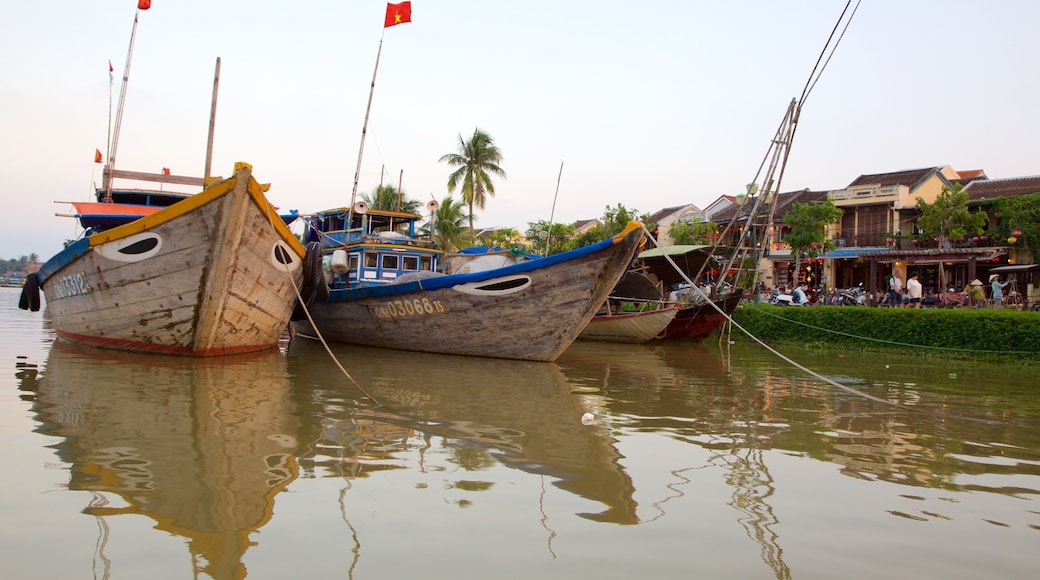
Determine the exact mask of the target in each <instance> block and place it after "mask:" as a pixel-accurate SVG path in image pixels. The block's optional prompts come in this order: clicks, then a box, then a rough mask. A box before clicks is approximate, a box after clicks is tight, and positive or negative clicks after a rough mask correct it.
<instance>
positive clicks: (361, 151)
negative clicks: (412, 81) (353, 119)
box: [347, 27, 386, 230]
mask: <svg viewBox="0 0 1040 580" xmlns="http://www.w3.org/2000/svg"><path fill="white" fill-rule="evenodd" d="M383 32H384V34H385V32H386V27H383ZM382 54H383V37H382V36H380V37H379V50H377V51H376V66H375V69H373V70H372V85H371V86H370V87H369V89H368V105H366V106H365V124H364V125H362V126H361V145H360V146H359V147H358V156H357V169H355V170H354V188H353V189H352V190H351V192H350V207H349V208H348V209H347V229H348V230H349V229H350V224H351V222H352V221H354V204H355V203H357V188H358V180H359V179H360V178H361V158H362V157H363V156H364V154H365V135H366V134H367V133H368V115H369V113H370V112H371V111H372V95H373V94H375V92H376V74H377V73H378V72H379V57H380V56H381V55H382Z"/></svg>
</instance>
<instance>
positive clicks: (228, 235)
mask: <svg viewBox="0 0 1040 580" xmlns="http://www.w3.org/2000/svg"><path fill="white" fill-rule="evenodd" d="M263 189H264V188H263V186H261V185H260V184H259V183H257V182H256V180H255V179H253V176H252V172H251V167H250V166H249V165H248V164H245V163H239V164H237V165H236V167H235V174H234V175H233V176H232V177H231V178H229V179H225V180H223V181H219V182H217V183H214V184H213V185H211V186H210V187H208V188H206V189H205V190H204V191H203V192H202V193H199V194H196V195H194V196H190V197H187V198H185V199H184V200H182V201H180V202H178V203H175V204H173V205H171V206H169V207H166V208H162V209H160V210H158V211H156V212H154V213H151V214H150V215H147V216H146V217H142V218H139V219H136V220H133V221H130V222H128V223H126V224H123V225H120V226H117V227H114V228H111V229H103V230H99V229H93V230H91V231H93V233H91V234H89V235H87V236H85V237H82V238H80V239H79V240H77V241H76V242H73V243H72V244H70V245H68V246H67V247H66V248H65V249H64V250H62V251H61V252H59V253H58V254H57V255H55V256H54V257H53V258H51V259H50V260H48V261H47V262H46V263H45V264H44V265H43V266H42V267H41V268H40V271H39V272H38V273H37V274H30V275H29V277H28V278H27V281H26V285H25V286H24V287H23V290H22V297H21V302H20V304H19V306H21V307H22V308H23V309H28V310H38V309H39V306H40V303H39V290H40V289H41V288H42V290H43V293H44V297H45V298H46V303H47V315H48V316H49V318H50V321H51V324H52V325H53V327H54V330H55V332H56V333H57V334H58V336H59V337H61V338H63V339H66V340H70V341H73V342H79V343H86V344H92V345H95V346H101V347H108V348H116V349H119V350H127V351H147V352H158V353H166V354H180V355H193V356H214V355H224V354H233V353H241V352H250V351H258V350H263V349H268V348H272V347H274V346H276V345H277V343H278V339H279V337H280V336H281V334H282V332H283V331H284V330H285V329H286V327H287V324H288V321H289V316H290V314H291V313H292V308H293V305H294V303H295V297H296V290H295V289H294V285H297V286H298V285H300V284H301V283H302V277H303V274H304V268H303V264H304V256H305V255H306V251H305V249H304V247H303V245H302V244H301V243H300V242H299V241H298V240H297V239H296V238H295V237H294V236H293V235H292V232H290V231H289V229H288V227H286V226H285V224H284V223H283V222H282V220H281V219H280V218H279V217H278V216H277V214H276V212H275V209H274V207H272V206H271V205H270V204H269V203H268V202H267V199H266V197H265V196H264V192H263ZM91 219H92V218H90V217H89V216H87V217H84V218H82V220H85V221H86V222H87V223H89V221H90V220H91ZM315 259H318V260H320V254H315ZM318 267H319V271H320V262H318Z"/></svg>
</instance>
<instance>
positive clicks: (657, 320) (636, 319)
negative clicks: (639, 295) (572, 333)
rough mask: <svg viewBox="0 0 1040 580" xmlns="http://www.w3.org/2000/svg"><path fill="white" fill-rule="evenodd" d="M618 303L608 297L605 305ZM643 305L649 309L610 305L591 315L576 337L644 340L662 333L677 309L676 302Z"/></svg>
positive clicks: (627, 340)
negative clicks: (610, 306)
mask: <svg viewBox="0 0 1040 580" xmlns="http://www.w3.org/2000/svg"><path fill="white" fill-rule="evenodd" d="M620 302H621V301H615V300H609V301H608V304H617V303H620ZM643 306H650V307H651V308H652V309H651V310H637V311H634V312H625V311H619V310H616V309H615V308H614V307H612V308H611V309H610V311H608V312H604V313H602V314H597V315H596V316H593V317H592V320H590V321H589V324H588V326H586V327H585V329H584V330H582V331H581V334H580V335H579V336H578V338H579V339H581V340H599V341H606V342H627V343H640V342H646V341H648V340H652V339H654V338H656V337H657V336H658V335H659V334H661V332H662V331H663V330H664V329H665V328H667V327H668V323H670V322H671V321H672V319H674V318H675V315H676V314H677V313H678V312H679V305H678V304H668V303H665V302H656V303H643Z"/></svg>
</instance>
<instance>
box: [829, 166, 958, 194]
mask: <svg viewBox="0 0 1040 580" xmlns="http://www.w3.org/2000/svg"><path fill="white" fill-rule="evenodd" d="M941 170H942V168H941V167H925V168H923V169H907V170H905V171H893V172H892V173H874V174H870V175H860V176H859V177H857V178H856V179H855V180H854V181H853V182H852V183H850V184H849V187H860V186H864V185H877V186H879V187H888V186H892V185H905V186H907V187H909V188H910V189H911V190H912V189H914V188H915V187H917V186H918V185H920V184H921V183H923V182H924V181H925V180H927V179H928V178H929V177H931V176H932V175H935V174H936V173H939V171H941Z"/></svg>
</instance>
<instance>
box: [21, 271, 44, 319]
mask: <svg viewBox="0 0 1040 580" xmlns="http://www.w3.org/2000/svg"><path fill="white" fill-rule="evenodd" d="M18 308H21V309H22V310H28V311H30V312H38V311H39V310H40V277H39V276H37V275H36V272H33V273H32V274H29V275H28V276H26V277H25V284H23V285H22V295H21V296H19V297H18Z"/></svg>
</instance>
